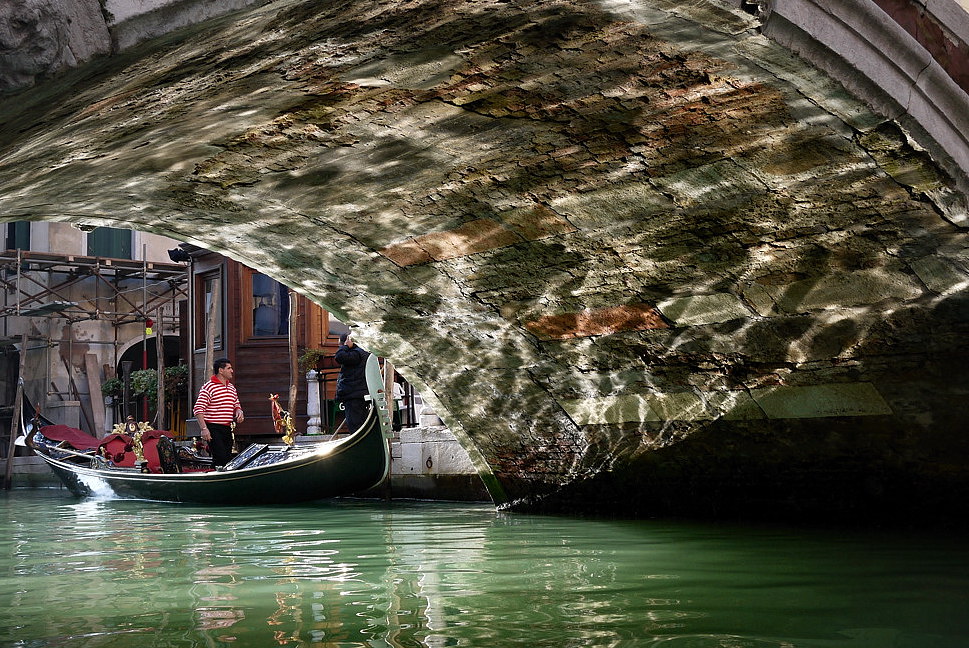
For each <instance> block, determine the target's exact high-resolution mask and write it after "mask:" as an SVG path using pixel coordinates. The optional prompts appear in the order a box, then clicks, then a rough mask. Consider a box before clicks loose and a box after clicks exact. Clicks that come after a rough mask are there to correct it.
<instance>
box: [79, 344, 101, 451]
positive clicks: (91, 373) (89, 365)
mask: <svg viewBox="0 0 969 648" xmlns="http://www.w3.org/2000/svg"><path fill="white" fill-rule="evenodd" d="M84 371H85V372H86V373H87V386H88V391H89V392H90V396H91V414H92V416H93V418H94V431H93V434H94V435H95V436H100V435H101V434H103V433H104V431H105V430H104V396H103V395H102V394H101V368H100V367H99V366H98V356H97V354H95V353H85V354H84Z"/></svg>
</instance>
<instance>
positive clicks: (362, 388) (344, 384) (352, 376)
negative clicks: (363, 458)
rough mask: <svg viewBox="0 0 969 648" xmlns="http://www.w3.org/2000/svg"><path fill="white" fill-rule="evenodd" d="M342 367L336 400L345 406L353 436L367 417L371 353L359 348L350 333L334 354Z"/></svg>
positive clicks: (337, 380) (347, 422)
mask: <svg viewBox="0 0 969 648" xmlns="http://www.w3.org/2000/svg"><path fill="white" fill-rule="evenodd" d="M334 357H335V358H336V361H337V363H339V365H340V375H339V377H337V379H336V399H337V400H338V401H340V402H341V403H342V404H343V412H344V414H345V416H346V425H347V432H349V433H350V434H353V433H354V432H356V431H357V429H358V428H359V427H360V426H361V425H362V424H363V420H364V418H365V417H366V415H367V401H366V400H365V399H364V396H365V395H366V394H367V373H366V369H367V358H369V357H370V352H369V351H367V350H365V349H363V348H361V347H360V346H358V345H357V344H356V343H355V341H354V339H353V336H352V335H351V334H349V333H347V334H346V335H344V336H343V337H342V339H341V340H340V348H339V349H337V350H336V354H334Z"/></svg>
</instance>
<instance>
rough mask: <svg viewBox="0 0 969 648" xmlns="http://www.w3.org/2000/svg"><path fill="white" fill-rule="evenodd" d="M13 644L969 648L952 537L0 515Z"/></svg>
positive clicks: (495, 520)
mask: <svg viewBox="0 0 969 648" xmlns="http://www.w3.org/2000/svg"><path fill="white" fill-rule="evenodd" d="M0 525H2V528H3V529H5V530H6V531H5V532H4V534H3V536H2V538H0V567H2V571H0V573H2V577H0V646H23V647H31V648H33V647H37V646H71V647H75V646H81V647H98V648H101V647H105V646H130V645H135V644H137V645H139V646H166V647H168V646H193V647H194V646H233V647H240V648H241V647H250V646H252V647H260V648H263V647H266V646H296V647H310V646H312V647H320V648H324V647H326V648H330V647H334V648H335V647H340V648H346V647H350V646H359V647H361V648H362V647H364V646H366V647H367V648H373V647H380V646H390V647H407V648H414V647H419V646H426V647H428V648H438V647H443V646H485V645H498V646H501V645H518V644H528V645H530V646H555V647H561V646H567V647H568V646H636V647H638V646H655V647H659V646H662V647H664V648H708V647H709V648H714V647H716V648H739V647H744V648H747V647H758V648H759V647H768V646H770V647H778V648H793V647H797V648H804V647H819V648H820V647H825V648H827V647H829V646H838V647H841V646H848V647H859V648H861V647H864V648H868V647H872V648H874V647H877V648H882V647H886V646H890V647H902V648H909V647H912V648H923V647H932V646H946V647H947V648H949V647H952V646H957V645H969V621H967V620H966V619H965V618H964V614H963V613H964V611H965V609H967V603H969V569H967V559H966V557H965V556H966V553H965V551H964V550H965V543H964V542H963V540H962V539H961V538H939V537H931V536H897V535H896V536H878V535H877V534H860V533H854V534H838V533H834V532H821V531H814V532H808V531H793V530H784V529H770V528H763V529H743V528H730V527H723V526H719V527H712V526H704V525H690V524H682V523H678V524H673V523H664V522H655V521H643V522H621V521H590V520H571V519H565V518H538V517H519V516H508V515H502V514H497V513H495V511H494V510H493V509H491V508H490V507H486V506H480V507H479V506H466V505H453V506H452V505H441V504H411V505H408V504H400V503H397V504H393V505H391V504H384V503H376V502H362V501H356V502H355V501H342V502H335V503H321V504H316V505H312V506H298V507H278V508H234V509H224V510H206V509H202V508H196V507H180V506H169V505H155V504H150V503H145V502H132V501H106V502H93V501H83V502H79V503H78V502H76V501H75V500H71V499H65V498H64V496H63V495H62V494H60V493H57V492H55V494H52V495H37V494H31V493H30V492H15V493H14V494H13V495H11V496H7V497H5V498H3V499H0Z"/></svg>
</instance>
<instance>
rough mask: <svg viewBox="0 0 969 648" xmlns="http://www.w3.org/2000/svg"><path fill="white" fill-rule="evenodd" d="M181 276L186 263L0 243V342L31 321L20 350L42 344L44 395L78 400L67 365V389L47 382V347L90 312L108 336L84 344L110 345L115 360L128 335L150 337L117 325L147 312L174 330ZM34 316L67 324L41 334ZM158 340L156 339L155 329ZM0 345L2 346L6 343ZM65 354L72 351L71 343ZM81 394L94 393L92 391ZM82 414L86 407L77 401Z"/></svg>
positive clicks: (144, 317) (185, 277)
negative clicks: (109, 330) (109, 329)
mask: <svg viewBox="0 0 969 648" xmlns="http://www.w3.org/2000/svg"><path fill="white" fill-rule="evenodd" d="M188 283H189V269H188V266H187V265H186V264H184V263H162V262H157V261H147V260H141V261H138V260H130V259H115V258H107V257H93V256H84V255H75V254H55V253H48V252H36V251H27V250H5V251H0V286H2V289H3V295H4V298H3V304H2V305H0V320H2V321H3V331H2V333H0V343H2V342H10V343H13V342H14V341H16V340H17V339H19V338H20V332H30V331H31V329H33V332H32V334H31V335H30V336H28V338H27V341H28V346H27V349H26V350H28V351H30V350H38V349H45V348H46V349H47V353H48V359H47V361H46V365H47V374H48V375H47V376H45V378H44V386H45V389H48V390H49V391H47V396H48V397H52V396H53V397H55V398H57V397H60V398H61V399H62V400H63V396H65V395H67V396H68V397H69V398H73V399H75V400H78V401H80V400H81V394H80V393H79V392H78V389H77V385H75V384H74V380H73V372H72V368H71V367H70V366H67V367H66V369H67V377H68V380H69V385H68V390H67V391H63V390H61V389H58V388H57V387H56V386H55V385H54V383H53V382H52V376H51V375H50V372H51V361H50V357H49V356H50V350H51V349H53V348H54V347H56V346H57V345H61V344H63V345H67V346H68V349H70V348H71V347H72V345H73V344H74V343H75V342H76V340H74V339H73V338H74V336H73V334H72V333H70V331H71V330H72V327H73V326H74V325H75V324H78V323H81V322H87V321H94V320H97V321H101V322H108V323H110V324H111V325H113V328H114V335H113V336H112V337H113V339H86V340H83V344H84V345H109V346H112V347H113V348H114V353H113V356H114V361H115V363H116V362H117V359H118V358H117V352H118V350H119V348H121V347H122V346H124V345H126V344H130V343H131V342H132V341H133V340H134V341H138V340H139V339H140V340H142V341H144V342H146V343H147V340H148V339H149V338H148V337H147V333H146V334H145V335H143V336H141V337H140V338H139V337H137V336H136V337H131V336H127V338H126V339H119V331H118V328H119V327H120V326H122V325H126V324H133V323H139V322H140V323H146V322H148V321H149V320H152V321H153V322H152V323H153V324H154V326H157V327H158V331H159V333H162V332H177V331H178V330H179V317H178V302H179V301H183V300H187V299H188V296H189V291H188ZM78 295H81V297H79V296H78ZM36 318H44V319H53V318H58V319H61V320H62V321H63V320H66V324H67V326H66V327H64V328H63V329H62V331H67V333H66V335H65V333H63V332H62V333H61V334H60V335H53V334H52V333H51V328H52V327H50V326H48V327H46V328H47V334H46V335H38V334H37V333H38V330H37V328H36V327H32V326H31V325H30V320H35V319H36ZM11 329H16V330H14V331H11ZM105 337H107V336H105ZM157 341H158V342H161V335H159V336H158V338H157ZM6 346H7V347H8V351H7V353H9V351H10V349H9V347H10V346H11V344H7V345H6ZM22 351H23V350H22ZM5 355H7V354H5ZM67 355H68V357H73V353H72V352H71V351H68V353H67ZM8 357H9V356H8ZM65 364H66V363H65ZM91 369H93V367H92V368H91ZM98 373H100V372H98ZM106 377H107V376H106ZM39 378H40V377H39V376H37V379H39ZM98 385H100V379H98ZM99 395H100V394H99ZM87 396H88V397H89V399H90V400H93V395H92V394H91V393H88V394H87ZM82 414H86V413H85V412H84V411H83V408H82ZM5 431H6V430H2V431H0V434H3V432H5Z"/></svg>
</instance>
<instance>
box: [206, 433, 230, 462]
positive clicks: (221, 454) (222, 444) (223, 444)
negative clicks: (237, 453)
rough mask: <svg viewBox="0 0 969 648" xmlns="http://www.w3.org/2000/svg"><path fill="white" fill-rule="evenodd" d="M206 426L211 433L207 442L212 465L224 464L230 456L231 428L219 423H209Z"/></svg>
mask: <svg viewBox="0 0 969 648" xmlns="http://www.w3.org/2000/svg"><path fill="white" fill-rule="evenodd" d="M208 428H209V433H210V434H211V435H212V440H211V441H210V442H209V451H210V452H211V453H212V465H213V466H224V465H225V464H226V463H228V461H229V459H231V458H232V428H231V427H229V426H228V425H221V424H219V423H209V424H208Z"/></svg>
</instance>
